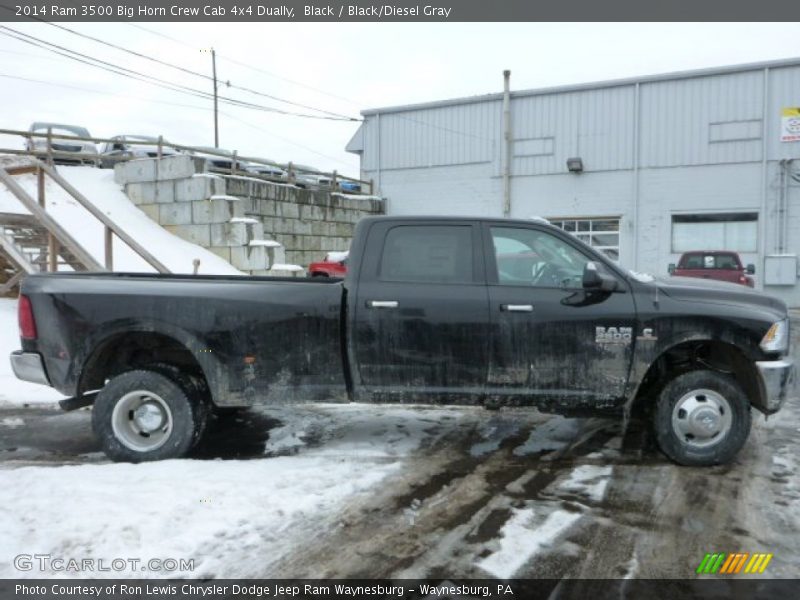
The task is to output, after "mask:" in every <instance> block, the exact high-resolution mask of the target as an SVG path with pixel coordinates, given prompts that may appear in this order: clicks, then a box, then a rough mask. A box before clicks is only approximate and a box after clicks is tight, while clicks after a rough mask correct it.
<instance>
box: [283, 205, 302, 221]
mask: <svg viewBox="0 0 800 600" xmlns="http://www.w3.org/2000/svg"><path fill="white" fill-rule="evenodd" d="M278 214H279V215H280V216H281V217H283V218H285V219H298V218H299V217H300V209H299V208H298V206H297V204H294V203H292V202H281V203H280V204H279V205H278Z"/></svg>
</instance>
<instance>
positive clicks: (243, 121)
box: [219, 111, 352, 167]
mask: <svg viewBox="0 0 800 600" xmlns="http://www.w3.org/2000/svg"><path fill="white" fill-rule="evenodd" d="M219 114H221V115H224V116H226V117H228V118H229V119H233V120H234V121H238V122H239V123H241V124H242V125H247V126H248V127H251V128H253V129H257V130H259V131H263V132H264V133H266V134H269V135H270V136H272V137H274V138H277V139H279V140H281V141H282V142H286V143H287V144H291V145H292V146H297V147H298V148H302V149H303V150H306V151H308V152H311V153H312V154H316V155H317V156H321V157H323V158H327V159H329V160H333V161H336V162H338V163H339V164H342V165H347V166H348V167H351V166H352V165H351V164H350V163H348V162H347V161H344V160H342V159H341V158H336V157H335V156H330V155H328V154H323V153H322V152H318V151H317V150H314V149H313V148H309V147H308V146H304V145H303V144H298V143H297V142H295V141H292V140H289V139H287V138H285V137H281V136H279V135H277V134H276V133H275V132H274V131H272V130H268V129H264V128H263V127H259V126H258V125H253V124H252V123H249V122H247V121H245V120H243V119H239V118H238V117H234V116H233V115H231V114H228V113H226V112H223V111H219Z"/></svg>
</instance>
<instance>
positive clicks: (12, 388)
mask: <svg viewBox="0 0 800 600" xmlns="http://www.w3.org/2000/svg"><path fill="white" fill-rule="evenodd" d="M19 348H20V341H19V328H18V326H17V301H16V300H12V299H9V298H0V405H4V404H5V405H7V404H16V405H20V406H22V405H25V404H50V403H53V402H57V401H58V400H61V399H62V398H63V397H64V396H62V395H61V394H59V393H58V392H57V391H55V390H54V389H53V388H50V387H47V386H44V385H38V384H36V383H28V382H27V381H20V380H19V379H17V378H16V377H15V376H14V372H13V371H12V370H11V362H10V361H9V358H8V355H9V354H11V353H12V352H13V351H14V350H19Z"/></svg>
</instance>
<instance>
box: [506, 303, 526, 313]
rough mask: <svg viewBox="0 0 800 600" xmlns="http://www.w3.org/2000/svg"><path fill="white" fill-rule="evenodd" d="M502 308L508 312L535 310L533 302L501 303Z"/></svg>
mask: <svg viewBox="0 0 800 600" xmlns="http://www.w3.org/2000/svg"><path fill="white" fill-rule="evenodd" d="M500 310H502V311H506V312H533V304H501V305H500Z"/></svg>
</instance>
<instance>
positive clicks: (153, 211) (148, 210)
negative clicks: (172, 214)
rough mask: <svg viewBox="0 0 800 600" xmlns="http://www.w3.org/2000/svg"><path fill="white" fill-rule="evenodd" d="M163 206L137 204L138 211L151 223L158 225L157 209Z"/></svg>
mask: <svg viewBox="0 0 800 600" xmlns="http://www.w3.org/2000/svg"><path fill="white" fill-rule="evenodd" d="M160 206H163V205H162V204H139V210H140V211H142V212H143V213H144V214H146V215H147V216H148V217H150V218H151V219H152V220H153V221H155V222H156V223H159V224H160V221H159V215H158V211H159V207H160Z"/></svg>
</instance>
